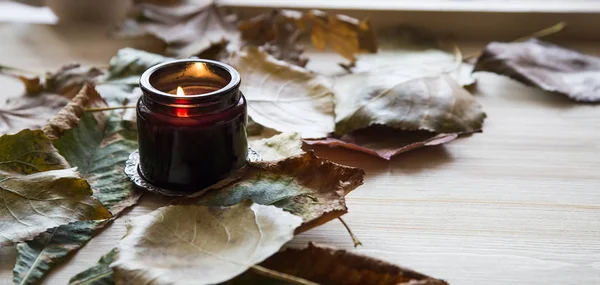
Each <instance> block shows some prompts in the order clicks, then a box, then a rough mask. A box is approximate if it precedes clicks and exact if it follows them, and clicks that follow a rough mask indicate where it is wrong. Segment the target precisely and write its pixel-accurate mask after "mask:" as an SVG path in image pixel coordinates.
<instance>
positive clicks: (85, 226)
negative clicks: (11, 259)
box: [13, 221, 106, 285]
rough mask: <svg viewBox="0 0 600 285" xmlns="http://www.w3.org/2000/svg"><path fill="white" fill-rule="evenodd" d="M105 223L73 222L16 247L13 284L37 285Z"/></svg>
mask: <svg viewBox="0 0 600 285" xmlns="http://www.w3.org/2000/svg"><path fill="white" fill-rule="evenodd" d="M104 223H106V221H85V222H76V223H72V224H69V225H65V226H60V227H58V228H53V229H49V230H48V231H46V232H45V233H43V234H41V235H39V236H37V237H36V238H35V239H34V240H32V241H30V242H26V243H24V242H23V243H19V244H17V261H16V263H15V268H14V269H13V274H14V276H13V282H14V283H15V284H19V285H25V284H36V283H37V282H38V281H39V280H40V279H41V278H42V277H43V276H44V274H45V273H46V272H47V271H48V270H50V267H51V266H53V265H54V263H56V262H57V261H59V260H61V259H62V258H64V257H65V256H67V255H68V254H69V253H70V252H71V251H74V250H77V249H79V248H80V247H81V246H83V245H84V244H86V243H87V242H88V241H89V240H90V239H91V238H92V237H93V236H94V235H95V234H96V233H97V231H98V230H99V229H100V228H101V226H103V225H104Z"/></svg>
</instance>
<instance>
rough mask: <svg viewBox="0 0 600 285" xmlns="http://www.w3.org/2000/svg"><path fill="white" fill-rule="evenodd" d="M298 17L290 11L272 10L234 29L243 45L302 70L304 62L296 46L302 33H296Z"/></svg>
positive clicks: (298, 25)
mask: <svg viewBox="0 0 600 285" xmlns="http://www.w3.org/2000/svg"><path fill="white" fill-rule="evenodd" d="M301 20H302V13H301V12H299V11H294V10H272V11H271V12H269V13H265V14H260V15H258V16H256V17H254V18H251V19H249V20H246V21H241V22H240V23H239V25H238V29H239V30H240V32H241V36H242V40H244V43H246V44H250V45H254V46H261V47H263V48H264V49H265V51H266V52H268V53H269V54H271V55H272V56H273V57H275V58H276V59H279V60H284V61H287V62H290V63H292V64H295V65H298V66H302V67H304V66H305V65H306V63H307V62H308V58H306V57H305V56H304V55H303V54H302V53H303V52H304V47H303V45H301V44H299V43H298V41H299V40H300V38H301V36H302V34H303V31H302V30H301V29H300V26H301V25H302V23H301Z"/></svg>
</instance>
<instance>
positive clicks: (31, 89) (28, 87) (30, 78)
mask: <svg viewBox="0 0 600 285" xmlns="http://www.w3.org/2000/svg"><path fill="white" fill-rule="evenodd" d="M0 74H2V75H6V76H10V77H13V78H16V79H18V80H19V81H21V82H22V83H23V85H24V86H25V93H26V94H28V95H35V94H39V93H40V92H42V90H43V89H44V86H43V84H42V82H41V80H40V77H39V76H35V75H32V74H30V73H29V72H26V71H24V70H20V69H18V68H14V67H10V66H4V65H0Z"/></svg>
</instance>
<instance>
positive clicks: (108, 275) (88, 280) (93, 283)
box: [69, 248, 117, 285]
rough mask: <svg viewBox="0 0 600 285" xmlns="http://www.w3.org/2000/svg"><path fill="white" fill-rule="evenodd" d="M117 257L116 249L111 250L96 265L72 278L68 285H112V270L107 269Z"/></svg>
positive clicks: (113, 282)
mask: <svg viewBox="0 0 600 285" xmlns="http://www.w3.org/2000/svg"><path fill="white" fill-rule="evenodd" d="M116 255H117V249H116V248H113V250H111V251H110V252H108V253H107V254H105V255H103V256H102V257H101V258H100V260H98V263H97V264H96V265H94V266H92V267H90V268H88V269H86V270H85V271H82V272H80V273H79V274H77V275H75V276H73V278H71V279H70V280H69V285H112V284H115V281H114V280H113V278H112V274H113V270H112V269H111V268H110V267H109V265H110V264H111V263H113V261H115V257H116Z"/></svg>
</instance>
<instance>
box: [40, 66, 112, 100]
mask: <svg viewBox="0 0 600 285" xmlns="http://www.w3.org/2000/svg"><path fill="white" fill-rule="evenodd" d="M103 74H104V73H103V72H102V71H101V70H100V69H98V68H95V67H91V68H84V67H81V65H79V64H70V65H65V66H63V67H61V68H60V69H59V70H58V71H56V72H54V73H48V74H46V81H45V82H44V91H45V92H48V93H52V94H59V95H62V96H65V97H67V98H73V97H74V96H75V95H77V93H78V92H79V90H81V88H82V87H83V86H84V85H86V84H94V83H96V82H97V81H98V79H99V77H100V76H101V75H103Z"/></svg>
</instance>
